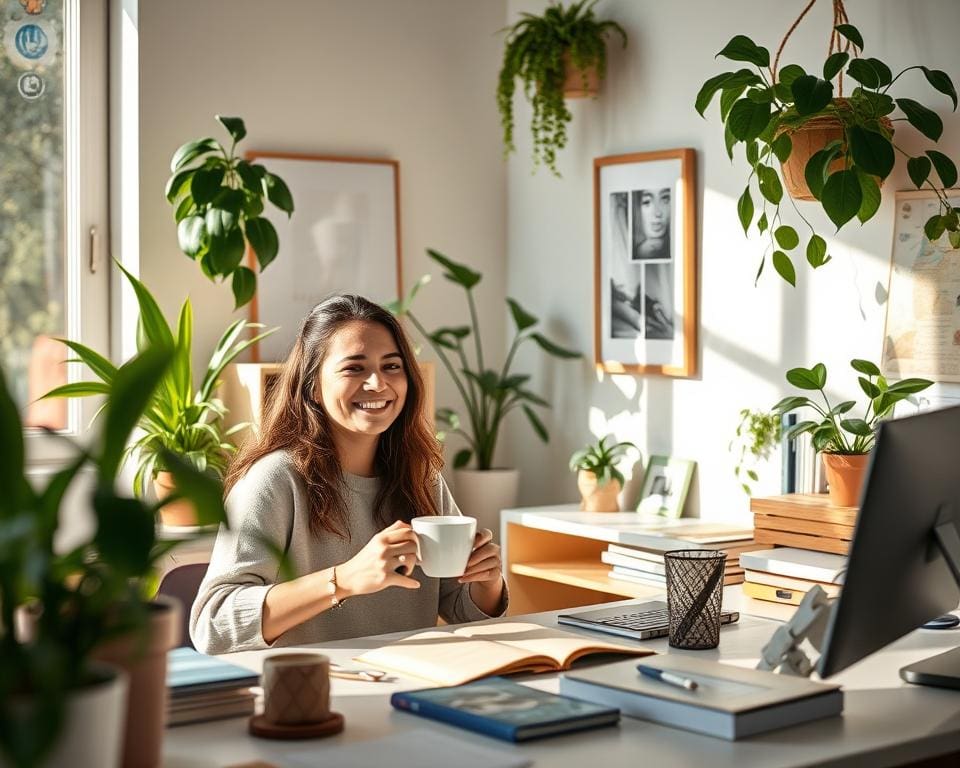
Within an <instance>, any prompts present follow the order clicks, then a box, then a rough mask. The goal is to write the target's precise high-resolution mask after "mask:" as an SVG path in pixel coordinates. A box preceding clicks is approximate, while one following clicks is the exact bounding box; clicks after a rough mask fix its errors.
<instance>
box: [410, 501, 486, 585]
mask: <svg viewBox="0 0 960 768" xmlns="http://www.w3.org/2000/svg"><path fill="white" fill-rule="evenodd" d="M411 525H412V526H413V531H414V533H416V534H417V538H418V539H419V541H420V548H419V551H418V553H417V557H418V558H419V559H420V567H421V568H422V569H423V572H424V573H425V574H427V576H434V577H437V578H443V579H446V578H450V577H451V576H462V575H463V572H464V570H466V567H467V560H469V559H470V553H471V552H472V551H473V540H474V537H475V536H476V534H477V518H475V517H466V516H464V515H425V516H423V517H415V518H413V520H412V521H411Z"/></svg>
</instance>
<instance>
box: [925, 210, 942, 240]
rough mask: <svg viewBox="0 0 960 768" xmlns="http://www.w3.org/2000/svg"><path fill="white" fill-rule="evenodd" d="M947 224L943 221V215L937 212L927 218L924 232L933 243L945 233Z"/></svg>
mask: <svg viewBox="0 0 960 768" xmlns="http://www.w3.org/2000/svg"><path fill="white" fill-rule="evenodd" d="M946 228H947V226H946V224H945V223H944V221H943V216H941V215H940V214H938V213H936V214H934V215H933V216H931V217H930V218H929V219H927V221H926V223H924V225H923V233H924V234H925V235H926V236H927V239H928V240H929V241H930V242H931V243H933V242H936V241H937V240H939V239H940V236H941V235H942V234H943V233H944V231H945V230H946Z"/></svg>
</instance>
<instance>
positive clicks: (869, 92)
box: [696, 23, 960, 285]
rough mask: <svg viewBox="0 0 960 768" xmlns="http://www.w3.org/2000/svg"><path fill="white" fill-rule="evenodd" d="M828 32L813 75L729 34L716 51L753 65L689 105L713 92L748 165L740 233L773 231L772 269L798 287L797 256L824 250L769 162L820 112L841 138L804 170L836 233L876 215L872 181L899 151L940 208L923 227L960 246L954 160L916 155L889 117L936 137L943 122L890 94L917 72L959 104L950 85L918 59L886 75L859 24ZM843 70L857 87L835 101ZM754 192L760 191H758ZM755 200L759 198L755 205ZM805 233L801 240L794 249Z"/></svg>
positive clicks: (820, 260)
mask: <svg viewBox="0 0 960 768" xmlns="http://www.w3.org/2000/svg"><path fill="white" fill-rule="evenodd" d="M832 32H833V36H832V37H831V48H830V50H831V53H830V54H829V55H828V56H827V58H826V60H825V61H824V63H823V67H822V71H820V72H812V73H808V72H807V71H806V70H804V69H803V68H802V67H800V66H798V65H796V64H789V65H787V66H785V67H782V68H780V69H778V68H777V64H778V62H777V61H776V60H774V62H773V64H772V66H771V62H770V52H769V51H768V50H767V49H766V48H764V47H762V46H759V45H757V44H756V43H755V42H754V41H753V40H751V39H750V38H749V37H746V36H745V35H736V36H735V37H733V38H732V39H731V40H730V42H729V43H727V44H726V45H725V46H724V47H723V49H722V50H721V51H720V52H719V53H718V54H717V56H723V57H724V58H726V59H730V60H731V61H737V62H745V63H747V64H751V65H753V68H752V69H751V68H744V69H739V70H736V71H727V72H722V73H720V74H718V75H715V76H714V77H711V78H710V79H709V80H707V82H705V83H704V84H703V86H702V87H701V89H700V92H699V93H698V94H697V98H696V109H697V112H699V113H700V115H701V116H702V115H703V114H704V112H705V111H706V109H707V107H709V106H710V103H711V102H712V101H713V98H714V97H715V96H716V95H717V94H718V93H719V94H720V119H721V121H722V122H723V126H724V141H725V143H726V147H727V154H728V155H729V156H730V159H731V160H733V153H734V148H735V147H736V146H737V145H740V144H742V145H743V146H744V149H745V153H746V160H747V164H748V165H749V168H750V174H749V176H748V177H747V185H746V188H745V189H744V191H743V194H742V195H741V196H740V199H739V200H738V202H737V214H738V216H739V219H740V224H741V225H742V227H743V231H744V233H745V234H747V235H749V233H750V229H751V227H755V228H756V231H757V232H758V233H760V234H761V235H766V236H767V237H769V238H770V246H769V248H768V251H769V252H772V261H773V266H774V269H775V270H776V271H777V272H778V273H779V275H780V276H781V277H782V278H783V279H784V280H785V281H787V282H788V283H790V284H791V285H795V284H796V266H795V264H794V260H795V259H798V258H804V257H805V258H806V260H807V262H808V263H809V264H810V266H811V267H812V268H814V269H817V268H818V267H821V266H823V265H824V264H826V263H827V262H828V261H830V256H829V255H828V254H827V244H826V241H825V240H824V238H823V237H822V236H821V235H819V234H818V233H817V232H816V230H815V229H814V227H813V225H811V224H810V222H809V221H807V219H806V217H805V216H804V215H803V214H802V213H801V212H800V209H799V208H797V206H796V205H794V208H795V211H796V215H797V216H798V217H799V218H800V220H801V221H802V222H803V223H804V225H805V226H806V228H807V229H808V230H809V234H808V235H807V236H806V238H802V237H801V236H800V233H798V231H797V229H796V228H794V227H793V226H792V225H790V224H788V223H786V222H785V221H784V220H783V218H782V217H781V207H782V206H781V203H782V201H783V185H782V184H781V181H780V176H779V175H778V173H777V170H776V167H775V165H774V163H775V161H778V160H779V161H780V162H781V163H783V162H786V160H787V159H788V158H789V157H790V155H791V153H792V151H793V142H792V140H791V138H790V136H791V133H792V132H793V131H794V130H796V129H798V128H800V127H801V126H803V125H804V124H806V123H808V122H809V121H811V120H817V119H821V118H824V117H831V118H835V119H836V120H837V121H838V122H839V124H840V126H841V128H842V138H841V139H840V140H836V141H832V142H830V143H829V144H827V145H826V146H825V147H823V148H822V149H820V150H819V151H817V152H815V153H814V154H813V155H812V156H811V157H810V159H809V161H808V162H807V164H806V167H805V169H804V175H805V179H806V182H807V184H808V186H809V188H810V192H811V193H812V194H813V196H814V197H815V198H816V199H817V200H818V201H819V203H820V205H821V207H822V208H823V210H824V211H825V212H826V214H827V216H829V217H830V220H831V221H832V222H833V223H834V224H835V225H836V227H837V230H839V229H840V228H841V227H843V226H844V225H845V224H846V223H847V222H849V221H851V220H852V219H854V218H856V219H858V220H859V221H860V222H861V223H864V222H866V221H869V220H870V219H871V218H873V216H874V215H875V214H876V212H877V210H878V209H879V207H880V184H879V183H880V182H881V181H882V180H883V179H886V178H887V177H888V176H889V175H890V173H891V172H892V171H893V169H894V166H895V164H896V160H897V155H900V156H901V157H903V158H905V159H906V161H907V173H908V175H909V176H910V180H911V181H912V182H913V184H914V185H915V186H916V187H917V188H918V189H920V188H923V187H926V188H928V189H930V190H931V191H932V192H933V193H934V194H935V195H936V197H937V199H938V200H939V203H940V210H939V212H938V213H937V214H935V215H933V216H931V217H930V218H929V219H928V220H927V222H926V223H925V225H924V232H925V234H926V236H927V237H928V238H929V239H930V240H931V241H935V240H937V239H939V238H940V237H942V236H943V235H944V233H948V237H949V240H950V244H951V245H952V246H953V247H954V248H960V217H958V214H957V211H956V210H955V209H954V208H953V206H952V205H951V203H950V201H949V199H948V197H947V192H946V189H947V188H949V187H952V186H954V185H955V184H956V183H957V167H956V165H955V164H954V162H953V161H952V160H951V159H950V158H949V157H947V156H946V155H945V154H943V153H942V152H939V151H937V150H935V149H927V150H926V151H924V152H920V153H918V154H913V153H912V152H910V151H908V150H907V149H906V148H905V147H904V143H903V142H901V141H900V140H899V138H900V136H901V134H900V132H899V130H898V132H897V133H896V134H894V130H893V129H894V127H895V126H896V124H906V125H910V126H912V127H913V128H914V129H916V130H917V131H918V132H919V133H920V134H922V135H923V136H924V137H926V138H927V139H929V140H931V141H932V142H934V143H935V142H937V141H938V140H939V139H940V137H941V136H942V134H943V121H942V120H941V119H940V117H939V116H938V115H937V113H936V112H934V111H933V110H931V109H929V108H928V107H926V106H924V105H923V104H920V103H919V102H918V101H915V100H914V99H908V98H896V99H895V98H894V97H893V96H892V95H891V93H890V90H891V89H892V88H893V86H894V85H895V84H896V83H897V81H898V80H899V79H900V78H901V77H902V76H903V75H905V74H906V73H908V72H910V71H911V70H917V71H920V72H922V73H923V76H924V78H925V79H926V81H927V83H928V84H929V85H930V86H931V87H932V88H933V89H934V90H935V91H937V92H939V93H941V94H944V95H945V96H947V98H949V99H950V101H951V103H952V104H953V109H954V111H956V109H957V91H956V88H954V85H953V82H952V81H951V79H950V77H949V76H948V75H947V74H946V73H945V72H942V71H940V70H937V69H929V68H928V67H925V66H920V65H917V66H911V67H906V68H905V69H903V70H901V71H900V72H898V73H897V74H893V72H892V71H891V69H890V67H889V66H887V65H886V64H885V63H884V62H882V61H881V60H880V59H876V58H870V57H866V58H864V57H863V56H862V51H863V47H864V43H863V37H862V36H861V34H860V32H859V31H858V30H857V28H856V27H854V26H853V25H851V24H845V23H844V24H837V25H836V26H835V27H834V28H833V30H832ZM841 41H845V42H844V46H843V47H844V50H840V48H841ZM781 47H782V46H781ZM778 56H779V54H778ZM844 77H846V78H847V79H848V81H853V82H855V83H857V85H856V87H855V88H854V89H853V91H852V92H851V93H850V95H849V96H847V97H845V98H842V99H841V98H835V93H834V83H833V81H837V82H838V83H840V84H842V82H843V78H844ZM836 164H839V166H840V167H838V168H837V167H835V165H836ZM934 171H935V172H936V177H938V180H937V178H936V177H934V175H933V172H934ZM754 193H758V195H759V196H758V197H756V198H755V197H754ZM755 200H759V202H760V208H759V210H758V208H757V206H756V203H755V202H754V201H755ZM791 202H792V201H791ZM804 239H805V240H806V246H805V249H803V250H801V249H800V244H801V242H802V241H803V240H804ZM765 264H766V255H764V256H763V257H762V258H761V260H760V266H759V268H758V270H757V279H758V280H759V278H760V275H761V273H762V272H763V269H764V265H765Z"/></svg>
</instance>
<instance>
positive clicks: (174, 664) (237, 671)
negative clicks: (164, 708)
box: [167, 647, 260, 698]
mask: <svg viewBox="0 0 960 768" xmlns="http://www.w3.org/2000/svg"><path fill="white" fill-rule="evenodd" d="M252 685H260V675H258V674H257V673H256V672H254V671H253V670H251V669H247V668H246V667H241V666H239V665H237V664H231V663H230V662H229V661H224V660H223V659H218V658H217V657H216V656H207V655H206V654H204V653H200V652H199V651H196V650H194V649H193V648H186V647H184V648H174V649H173V650H172V651H170V652H169V653H168V654H167V688H169V689H170V697H171V698H178V697H181V696H190V695H192V694H195V693H209V692H211V691H222V690H228V689H235V688H249V687H250V686H252Z"/></svg>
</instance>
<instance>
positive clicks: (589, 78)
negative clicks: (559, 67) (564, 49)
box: [563, 53, 600, 99]
mask: <svg viewBox="0 0 960 768" xmlns="http://www.w3.org/2000/svg"><path fill="white" fill-rule="evenodd" d="M563 72H564V80H563V98H565V99H587V98H593V97H594V96H596V95H597V94H598V93H599V92H600V73H599V72H598V71H597V67H596V65H592V66H589V67H587V70H586V72H581V71H580V70H579V69H577V68H576V67H575V66H574V65H573V62H572V61H571V60H570V54H569V53H565V54H563Z"/></svg>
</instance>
